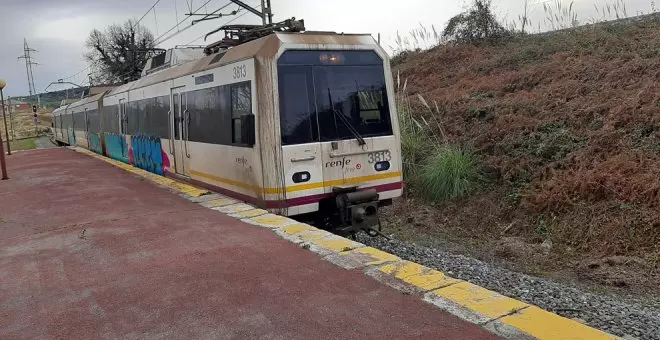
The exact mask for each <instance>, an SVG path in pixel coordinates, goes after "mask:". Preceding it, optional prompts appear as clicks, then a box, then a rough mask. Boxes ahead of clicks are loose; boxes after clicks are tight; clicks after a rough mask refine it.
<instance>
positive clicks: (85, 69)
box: [61, 66, 92, 80]
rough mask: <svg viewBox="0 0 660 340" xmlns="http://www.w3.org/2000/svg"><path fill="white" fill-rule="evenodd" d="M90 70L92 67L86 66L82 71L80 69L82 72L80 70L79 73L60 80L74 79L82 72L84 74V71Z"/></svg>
mask: <svg viewBox="0 0 660 340" xmlns="http://www.w3.org/2000/svg"><path fill="white" fill-rule="evenodd" d="M90 68H92V67H91V66H87V67H85V68H84V69H82V70H80V71H78V72H76V73H74V74H72V75H70V76H68V77H64V78H61V79H62V80H69V79H73V78H75V77H76V76H78V75H79V74H81V73H83V72H85V71H88V70H89V69H90Z"/></svg>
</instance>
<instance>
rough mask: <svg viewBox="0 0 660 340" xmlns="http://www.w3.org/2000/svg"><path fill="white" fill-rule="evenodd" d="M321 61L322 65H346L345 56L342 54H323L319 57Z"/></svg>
mask: <svg viewBox="0 0 660 340" xmlns="http://www.w3.org/2000/svg"><path fill="white" fill-rule="evenodd" d="M319 61H320V62H321V63H322V64H335V65H339V64H343V63H344V55H343V54H341V53H334V52H332V53H321V55H320V56H319Z"/></svg>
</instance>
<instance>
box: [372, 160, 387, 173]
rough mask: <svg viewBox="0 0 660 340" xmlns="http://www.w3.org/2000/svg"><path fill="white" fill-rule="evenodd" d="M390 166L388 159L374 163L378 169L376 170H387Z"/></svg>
mask: <svg viewBox="0 0 660 340" xmlns="http://www.w3.org/2000/svg"><path fill="white" fill-rule="evenodd" d="M389 168H390V162H388V161H383V162H377V163H376V164H375V165H374V169H376V171H385V170H389Z"/></svg>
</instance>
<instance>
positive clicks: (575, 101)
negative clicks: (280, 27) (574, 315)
mask: <svg viewBox="0 0 660 340" xmlns="http://www.w3.org/2000/svg"><path fill="white" fill-rule="evenodd" d="M658 28H660V20H658V19H657V18H651V19H649V20H646V21H639V22H633V23H628V24H626V25H618V24H614V25H601V26H596V27H585V28H581V29H577V30H571V31H565V32H562V33H558V34H554V35H544V36H527V37H520V38H515V39H513V40H512V41H509V42H507V43H505V44H503V45H499V46H483V47H475V46H453V47H451V46H449V47H448V46H442V47H438V48H435V49H432V50H430V51H427V52H421V53H413V54H410V55H409V56H407V57H405V58H403V60H399V61H398V64H396V65H395V72H399V74H400V77H401V79H402V81H403V80H405V81H406V82H407V86H408V90H407V91H408V92H409V94H410V95H413V96H414V95H417V94H421V95H423V96H424V98H425V99H426V101H428V102H436V103H437V104H438V107H439V109H440V111H441V114H440V115H437V116H435V117H431V116H429V114H428V112H427V111H425V110H422V109H420V110H419V113H417V116H421V117H424V118H425V120H427V121H434V120H435V121H437V122H438V123H439V124H438V126H442V128H443V129H444V132H445V133H446V134H447V136H448V138H449V139H450V140H451V142H453V143H456V144H460V145H462V146H467V147H469V148H471V149H472V150H474V152H475V154H476V155H477V159H478V160H479V166H480V170H481V172H482V174H483V176H484V181H483V183H481V189H480V190H479V191H478V192H477V193H476V194H474V195H472V196H471V197H469V198H465V199H463V200H460V201H456V202H448V203H447V202H445V203H439V204H432V203H428V202H426V203H425V202H420V201H418V200H416V199H414V192H412V196H411V197H412V198H410V199H408V200H402V201H400V202H398V203H397V204H396V205H395V206H394V207H393V211H392V212H391V218H390V219H391V224H392V225H394V227H391V228H393V229H392V231H394V232H399V233H401V234H402V235H404V237H409V238H411V239H415V240H421V241H425V242H440V243H442V242H445V243H446V241H452V242H453V243H456V244H457V245H456V247H457V248H460V250H462V251H465V252H468V253H471V254H473V255H474V256H477V257H481V258H485V259H490V260H493V261H500V262H502V263H504V264H506V265H508V266H510V267H513V268H518V269H520V270H522V271H525V272H530V273H536V274H542V275H546V276H558V277H560V278H562V279H567V280H579V281H581V282H585V283H587V284H594V285H596V286H598V287H604V288H606V289H615V290H621V291H622V292H634V293H655V294H657V293H658V292H660V290H659V288H658V287H660V209H658V208H659V207H660V91H659V89H658V79H660V71H658V70H660V50H659V49H658V48H657V46H660V34H658V32H660V31H659V30H658ZM409 193H410V192H409ZM410 211H414V213H412V214H410V213H409V212H410Z"/></svg>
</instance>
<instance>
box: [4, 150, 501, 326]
mask: <svg viewBox="0 0 660 340" xmlns="http://www.w3.org/2000/svg"><path fill="white" fill-rule="evenodd" d="M7 165H8V171H9V177H10V179H9V180H6V181H0V339H101V338H103V339H156V338H157V339H494V338H498V337H499V336H498V335H497V334H495V333H493V332H491V331H488V330H486V329H484V328H483V327H482V326H480V325H478V324H475V323H471V322H468V321H466V320H465V319H464V318H459V317H457V316H455V315H454V314H452V313H449V312H447V311H445V310H442V309H439V308H437V307H436V306H435V305H433V304H432V303H429V302H427V301H424V300H423V299H420V298H419V296H416V295H415V294H406V293H403V292H401V291H400V290H397V289H395V288H393V287H392V285H388V284H384V283H383V282H381V281H379V280H376V279H374V277H372V276H370V275H365V269H364V268H353V269H351V267H350V266H348V267H347V266H343V267H342V266H339V265H337V264H336V263H333V262H332V261H328V260H326V259H325V258H323V257H322V256H319V253H318V252H313V251H310V250H309V249H308V247H303V246H301V244H300V243H296V242H291V241H290V240H287V239H285V238H283V237H282V236H280V235H278V234H277V233H274V232H273V230H271V229H270V228H265V227H263V226H259V225H257V224H258V223H248V222H246V221H245V219H243V220H242V219H241V218H239V217H240V216H239V217H236V216H230V215H231V214H227V213H226V212H227V211H225V213H222V212H220V211H219V210H217V209H216V210H214V209H209V207H211V206H212V205H213V204H204V202H203V201H204V198H203V197H202V198H199V199H197V200H195V199H187V198H186V197H184V195H182V194H177V193H176V192H173V191H172V190H169V189H168V188H166V187H163V186H159V185H155V184H154V183H153V182H152V181H148V180H145V178H144V177H142V176H139V175H136V174H134V173H131V172H127V171H125V169H122V168H120V167H117V166H113V165H111V164H108V162H104V161H103V160H100V159H98V158H95V157H90V155H88V154H84V153H81V152H76V151H74V150H72V149H69V148H57V149H48V150H34V151H28V152H17V153H14V154H13V155H11V156H8V157H7ZM183 191H184V192H185V190H183ZM193 196H194V195H193ZM216 201H217V200H216ZM207 202H210V201H207ZM218 206H219V204H218ZM237 211H238V210H237ZM243 211H244V210H243ZM248 216H249V214H244V215H243V217H248ZM266 216H267V215H266ZM298 227H299V228H303V227H301V226H298ZM330 248H332V247H330Z"/></svg>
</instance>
